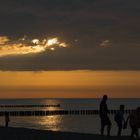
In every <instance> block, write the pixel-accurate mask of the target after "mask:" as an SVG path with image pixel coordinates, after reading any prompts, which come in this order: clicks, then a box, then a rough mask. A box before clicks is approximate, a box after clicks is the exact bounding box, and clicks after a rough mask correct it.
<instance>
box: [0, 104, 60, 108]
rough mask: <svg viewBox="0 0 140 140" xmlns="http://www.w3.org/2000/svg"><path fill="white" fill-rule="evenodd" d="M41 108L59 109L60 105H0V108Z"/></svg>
mask: <svg viewBox="0 0 140 140" xmlns="http://www.w3.org/2000/svg"><path fill="white" fill-rule="evenodd" d="M37 107H38V108H40V107H41V108H43V107H60V104H57V105H51V104H50V105H42V104H40V105H0V108H37Z"/></svg>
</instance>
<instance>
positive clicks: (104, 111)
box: [100, 95, 111, 136]
mask: <svg viewBox="0 0 140 140" xmlns="http://www.w3.org/2000/svg"><path fill="white" fill-rule="evenodd" d="M107 99H108V97H107V95H104V96H103V99H102V101H101V103H100V119H101V135H103V134H104V128H105V126H107V135H108V136H110V130H111V121H110V119H109V117H108V107H107V104H106V101H107Z"/></svg>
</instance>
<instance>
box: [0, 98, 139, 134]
mask: <svg viewBox="0 0 140 140" xmlns="http://www.w3.org/2000/svg"><path fill="white" fill-rule="evenodd" d="M99 103H100V99H28V100H26V99H25V100H23V99H22V100H0V105H3V104H6V105H8V104H14V105H21V104H22V105H34V104H46V105H57V104H60V108H56V107H47V108H14V109H13V108H6V109H4V108H0V110H9V111H10V110H33V109H36V110H57V109H68V110H69V109H98V107H99ZM120 104H125V106H126V109H135V108H136V107H137V106H140V99H110V100H108V107H109V109H118V106H119V105H120ZM126 117H127V116H126ZM110 118H111V120H112V132H111V133H112V135H115V134H116V125H115V122H114V116H113V115H110ZM10 120H11V121H10V126H13V127H25V128H34V129H43V130H52V131H69V132H82V133H96V134H99V130H100V119H99V117H98V115H85V116H84V115H71V116H70V115H66V116H60V115H58V116H45V117H11V118H10ZM0 125H4V117H0ZM128 133H130V129H129V128H128V129H127V130H124V132H123V135H127V134H128Z"/></svg>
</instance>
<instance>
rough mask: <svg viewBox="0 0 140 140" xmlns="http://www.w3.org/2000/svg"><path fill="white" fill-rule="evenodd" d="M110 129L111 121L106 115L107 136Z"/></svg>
mask: <svg viewBox="0 0 140 140" xmlns="http://www.w3.org/2000/svg"><path fill="white" fill-rule="evenodd" d="M110 131H111V121H110V119H109V117H108V118H107V136H110Z"/></svg>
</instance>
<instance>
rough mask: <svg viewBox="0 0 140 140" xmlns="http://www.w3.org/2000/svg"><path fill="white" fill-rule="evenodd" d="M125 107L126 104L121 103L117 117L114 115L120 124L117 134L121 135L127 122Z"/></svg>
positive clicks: (118, 124)
mask: <svg viewBox="0 0 140 140" xmlns="http://www.w3.org/2000/svg"><path fill="white" fill-rule="evenodd" d="M124 107H125V106H124V105H120V110H119V111H117V113H116V114H115V117H114V120H115V122H116V123H117V126H118V133H117V136H121V132H122V128H123V125H124V124H125V120H124Z"/></svg>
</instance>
